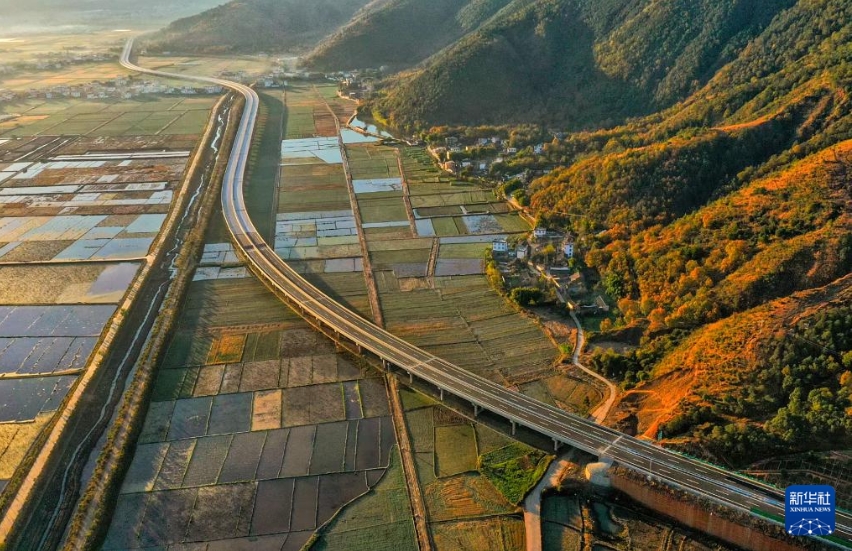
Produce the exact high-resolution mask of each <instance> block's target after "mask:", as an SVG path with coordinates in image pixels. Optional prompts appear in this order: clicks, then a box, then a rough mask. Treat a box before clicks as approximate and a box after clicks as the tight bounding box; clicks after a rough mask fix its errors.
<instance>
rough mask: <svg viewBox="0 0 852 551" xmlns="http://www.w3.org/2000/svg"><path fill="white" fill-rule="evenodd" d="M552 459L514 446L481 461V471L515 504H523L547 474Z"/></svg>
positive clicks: (492, 453)
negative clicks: (525, 498)
mask: <svg viewBox="0 0 852 551" xmlns="http://www.w3.org/2000/svg"><path fill="white" fill-rule="evenodd" d="M552 460H553V456H550V455H547V454H545V453H544V452H541V451H539V450H535V449H533V448H530V447H529V446H526V445H524V444H521V443H512V444H509V445H508V446H505V447H503V448H500V449H497V450H494V451H491V452H488V453H486V454H483V455H481V456H480V457H479V471H480V472H481V473H482V474H483V475H484V476H485V477H487V478H488V480H490V481H491V483H492V484H494V486H496V487H497V489H498V490H500V492H501V493H502V494H503V495H504V496H505V497H506V499H507V500H509V501H510V502H512V503H520V502H521V500H522V499H523V498H524V496H525V495H526V493H527V492H528V491H530V489H531V488H532V487H533V486H535V485H536V483H538V481H539V479H540V478H541V477H542V476H543V475H544V473H545V471H547V467H548V465H550V462H551V461H552Z"/></svg>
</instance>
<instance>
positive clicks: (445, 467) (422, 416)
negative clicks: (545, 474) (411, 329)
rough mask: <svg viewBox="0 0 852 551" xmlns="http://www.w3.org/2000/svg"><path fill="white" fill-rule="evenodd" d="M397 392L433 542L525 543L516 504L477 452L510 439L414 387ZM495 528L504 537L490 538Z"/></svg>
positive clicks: (512, 546)
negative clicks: (484, 470) (481, 470)
mask: <svg viewBox="0 0 852 551" xmlns="http://www.w3.org/2000/svg"><path fill="white" fill-rule="evenodd" d="M401 398H402V402H403V405H404V408H405V419H406V424H407V425H408V430H409V434H410V436H411V446H412V450H413V452H414V456H415V463H416V468H417V475H418V478H419V480H420V484H421V485H422V487H423V493H424V498H425V501H426V508H427V509H428V512H429V519H430V530H431V532H432V538H433V540H434V541H435V544H436V548H437V549H447V550H451V549H452V550H455V549H459V548H460V547H457V545H468V546H469V547H463V548H468V549H471V550H473V549H492V548H493V549H505V550H507V551H508V550H512V551H515V550H518V551H520V550H521V549H523V535H524V531H523V523H522V522H519V516H518V512H519V509H518V508H517V507H516V506H514V505H513V504H512V503H510V502H509V501H508V500H507V499H506V497H505V496H504V495H503V494H501V492H500V490H498V489H497V487H496V486H495V485H494V484H493V483H492V482H491V481H490V480H489V479H488V478H487V477H485V476H482V475H481V474H480V473H479V471H478V468H479V461H480V457H481V454H484V453H492V452H493V451H494V450H495V449H503V448H505V446H507V445H509V444H510V443H511V442H512V441H511V440H510V439H509V438H508V437H506V436H503V435H502V434H500V433H498V432H495V431H494V430H492V429H490V428H488V427H485V426H483V425H480V424H479V423H471V422H469V421H467V420H466V419H464V418H462V417H460V416H458V415H457V414H456V413H454V412H453V411H451V410H449V409H446V408H444V407H443V406H441V405H440V404H438V403H436V402H435V401H433V400H432V399H430V398H428V397H426V396H423V395H422V394H420V393H418V392H417V391H414V390H410V389H402V390H401ZM494 530H497V533H498V534H500V533H501V530H505V532H506V534H505V538H504V536H503V535H498V536H497V540H495V541H492V540H491V538H493V537H494V535H493V532H494ZM461 532H463V533H464V535H463V536H462V535H461V534H460V533H461ZM459 536H461V537H462V540H458V539H457V538H458V537H459ZM518 538H520V539H518ZM460 541H465V542H466V543H463V544H462V543H459V542H460ZM492 546H496V547H492Z"/></svg>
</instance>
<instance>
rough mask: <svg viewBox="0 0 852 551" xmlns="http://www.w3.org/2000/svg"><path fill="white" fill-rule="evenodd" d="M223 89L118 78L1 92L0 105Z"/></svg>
mask: <svg viewBox="0 0 852 551" xmlns="http://www.w3.org/2000/svg"><path fill="white" fill-rule="evenodd" d="M221 92H222V87H221V86H218V85H213V84H211V85H201V84H199V85H197V86H172V85H169V84H164V83H163V82H157V81H149V80H140V79H128V78H123V77H122V78H117V79H114V80H110V81H104V82H87V83H85V84H58V85H56V86H51V87H48V88H30V89H28V90H20V91H13V90H6V89H0V102H12V101H17V100H24V99H58V98H79V99H91V100H102V99H131V98H135V97H139V96H144V95H148V94H179V95H184V96H190V95H196V94H220V93H221Z"/></svg>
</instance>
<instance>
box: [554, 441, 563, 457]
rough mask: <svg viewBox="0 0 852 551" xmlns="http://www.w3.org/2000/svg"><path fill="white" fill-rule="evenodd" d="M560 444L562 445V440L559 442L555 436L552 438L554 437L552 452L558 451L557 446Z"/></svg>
mask: <svg viewBox="0 0 852 551" xmlns="http://www.w3.org/2000/svg"><path fill="white" fill-rule="evenodd" d="M561 445H562V442H560V441H559V440H557V439H556V438H554V439H553V452H554V453H555V452H558V451H559V446H561Z"/></svg>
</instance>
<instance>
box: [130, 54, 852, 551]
mask: <svg viewBox="0 0 852 551" xmlns="http://www.w3.org/2000/svg"><path fill="white" fill-rule="evenodd" d="M132 48H133V40H132V39H131V40H129V41H128V42H127V45H126V46H125V49H124V52H123V53H122V57H121V64H122V65H123V66H124V67H126V68H128V69H130V70H134V71H139V72H142V73H147V74H150V75H155V76H160V77H166V78H176V79H180V80H193V81H198V82H204V83H208V84H209V83H212V84H218V85H220V86H224V87H227V88H230V89H231V90H233V91H235V92H238V93H240V94H242V95H243V96H244V97H245V99H246V103H245V107H244V110H243V115H242V119H241V120H240V126H239V129H238V131H237V135H236V137H235V140H234V146H233V149H232V150H231V154H230V157H229V161H228V170H227V171H226V173H225V177H224V181H223V183H222V209H223V213H224V216H225V221H226V223H227V226H228V230H229V232H230V233H231V237H232V239H233V241H234V245H235V247H236V250H237V251H238V252H239V253H240V254H241V255H242V256H243V258H244V259H245V261H246V263H247V265H248V266H249V268H250V269H251V271H252V272H253V273H254V274H255V275H256V276H257V277H258V278H259V279H260V280H261V281H263V283H264V284H265V285H267V286H268V287H270V288H271V289H272V290H273V291H274V292H276V293H277V294H283V295H284V296H286V297H287V298H288V299H289V300H290V301H292V302H293V303H294V304H296V305H298V306H297V307H298V309H299V310H300V313H301V314H302V315H306V316H308V317H310V318H313V319H315V320H318V321H320V322H321V323H322V324H323V325H325V326H326V327H328V328H330V329H331V330H332V331H334V332H336V333H338V334H340V335H342V336H344V337H346V338H347V339H348V340H350V341H352V342H353V343H355V344H356V345H358V346H359V347H360V348H362V349H366V350H369V351H370V352H372V353H374V354H375V355H377V356H378V357H380V358H381V359H383V360H386V361H387V362H390V363H391V364H392V365H393V366H396V367H397V368H399V369H401V370H404V371H406V372H407V373H410V374H412V375H414V376H416V377H418V378H420V379H422V380H424V381H427V382H428V383H431V384H433V385H435V386H436V387H438V388H439V389H442V390H444V391H447V392H450V393H452V394H453V395H455V396H458V397H460V398H462V399H464V400H467V401H469V402H471V403H472V404H474V405H476V406H479V407H482V408H484V409H486V410H488V411H491V412H492V413H495V414H497V415H500V416H502V417H505V418H506V419H508V420H510V421H511V422H513V423H518V424H520V425H523V426H525V427H527V428H529V429H532V430H534V431H536V432H538V433H540V434H543V435H546V436H548V437H550V438H553V440H554V441H555V442H560V443H565V444H568V445H570V446H573V447H575V448H578V449H581V450H583V451H585V452H588V453H591V454H593V455H596V456H599V457H606V458H609V459H612V460H614V461H615V462H616V463H618V464H620V465H623V466H625V467H629V468H631V469H633V470H635V471H637V472H640V473H643V474H646V475H648V476H649V477H653V478H656V479H658V480H660V481H662V482H664V483H666V484H668V485H670V486H672V487H674V488H678V489H681V490H685V491H687V492H690V493H692V494H694V495H697V496H699V497H701V498H704V499H709V500H711V501H714V502H716V503H718V504H720V505H723V506H726V507H730V508H733V509H735V510H737V511H740V512H742V513H746V514H750V515H755V516H758V517H760V518H762V519H764V520H767V518H766V515H767V514H769V515H773V516H777V517H779V518H780V517H783V515H784V495H783V493H781V492H780V491H779V490H778V489H776V488H774V487H771V486H768V485H764V484H762V483H759V482H755V481H751V480H747V479H745V478H742V477H740V476H738V475H737V474H735V473H733V472H730V471H726V470H724V469H722V468H720V467H716V466H714V465H710V464H708V463H704V462H702V461H698V460H696V459H692V458H690V457H686V456H683V455H680V454H678V453H675V452H672V451H669V450H666V449H663V448H661V447H659V446H656V445H654V444H652V443H650V442H647V441H644V440H639V439H637V438H634V437H631V436H628V435H626V434H623V433H621V432H619V431H617V430H615V429H611V428H608V427H604V426H601V425H597V424H595V423H594V422H592V421H590V420H588V419H585V418H582V417H579V416H576V415H573V414H570V413H567V412H565V411H563V410H561V409H558V408H555V407H552V406H548V405H546V404H543V403H541V402H539V401H537V400H535V399H534V398H530V397H529V396H525V395H524V394H521V393H518V392H513V391H511V390H508V389H506V388H504V387H502V386H500V385H498V384H497V383H494V382H492V381H489V380H487V379H484V378H482V377H479V376H478V375H474V374H472V373H470V372H468V371H466V370H464V369H463V368H461V367H459V366H456V365H454V364H451V363H450V362H447V361H446V360H443V359H441V358H438V357H437V356H435V355H433V354H430V353H429V352H426V351H425V350H422V349H420V348H417V347H416V346H414V345H412V344H409V343H408V342H406V341H404V340H402V339H400V338H398V337H396V336H394V335H392V334H390V333H388V332H387V331H385V330H383V329H381V328H379V327H377V326H376V325H374V324H373V323H372V322H370V321H367V320H366V319H364V318H362V317H360V316H359V315H358V314H355V313H354V312H352V311H350V310H349V309H348V308H346V307H345V306H342V305H340V304H338V303H337V302H336V301H334V300H333V299H331V298H330V297H328V296H326V295H325V294H324V293H323V292H322V291H320V290H319V289H317V288H316V287H314V286H313V285H311V284H310V283H309V282H308V281H307V280H305V279H304V278H303V277H302V276H301V275H299V274H298V273H296V272H295V271H294V270H293V269H292V268H290V267H289V266H288V265H287V264H286V263H285V262H284V261H283V260H282V259H281V258H280V257H279V256H278V255H277V254H276V253H275V251H274V250H273V249H272V248H271V247H269V245H268V244H267V243H266V241H265V240H264V239H263V237H262V236H261V235H260V234H259V233H258V231H257V229H256V228H255V227H254V224H253V223H252V221H251V219H250V218H249V216H248V213H247V211H246V207H245V202H244V200H243V178H244V175H245V169H246V164H247V162H248V154H249V149H250V147H251V141H252V131H253V130H254V126H255V121H256V119H257V112H258V104H259V99H258V96H257V94H256V93H255V92H254V90H252V89H251V88H250V87H248V86H245V85H243V84H239V83H236V82H231V81H227V80H223V79H218V78H207V77H196V76H190V75H184V74H175V73H168V72H164V71H156V70H150V69H144V68H141V67H139V66H137V65H135V64H133V63H131V62H130V60H129V58H130V53H131V51H132ZM756 511H761V512H762V513H763V514H757V513H756ZM779 524H780V523H779ZM850 527H852V515H850V514H848V513H845V512H843V513H841V512H838V515H837V532H836V534H835V536H837V537H840V538H843V539H844V540H847V541H850V538H852V528H850ZM834 544H835V545H837V546H838V547H841V548H843V546H842V545H840V544H838V543H837V542H836V541H835V542H834ZM846 548H849V549H852V544H847V546H846Z"/></svg>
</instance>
